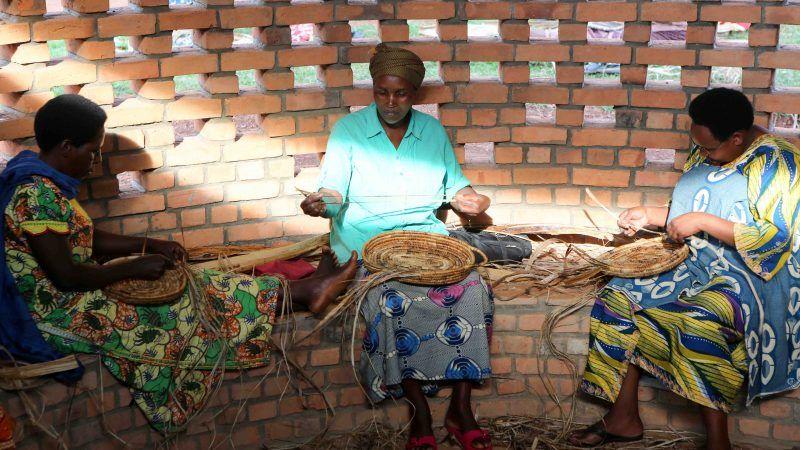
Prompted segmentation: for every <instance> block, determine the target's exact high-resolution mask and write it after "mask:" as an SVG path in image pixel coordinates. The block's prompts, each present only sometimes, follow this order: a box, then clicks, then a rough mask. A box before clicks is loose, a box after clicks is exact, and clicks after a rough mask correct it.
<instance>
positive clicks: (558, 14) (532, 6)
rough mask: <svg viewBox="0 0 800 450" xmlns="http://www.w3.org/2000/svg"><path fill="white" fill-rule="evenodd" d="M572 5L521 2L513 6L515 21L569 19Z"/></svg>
mask: <svg viewBox="0 0 800 450" xmlns="http://www.w3.org/2000/svg"><path fill="white" fill-rule="evenodd" d="M572 14H573V5H572V4H571V3H561V2H539V1H532V2H521V3H515V4H514V18H515V19H571V18H572Z"/></svg>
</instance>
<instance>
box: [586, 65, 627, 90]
mask: <svg viewBox="0 0 800 450" xmlns="http://www.w3.org/2000/svg"><path fill="white" fill-rule="evenodd" d="M619 83H620V78H619V64H616V63H606V62H588V63H586V64H584V65H583V84H586V85H617V84H619Z"/></svg>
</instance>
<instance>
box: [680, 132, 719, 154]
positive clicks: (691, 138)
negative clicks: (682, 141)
mask: <svg viewBox="0 0 800 450" xmlns="http://www.w3.org/2000/svg"><path fill="white" fill-rule="evenodd" d="M689 140H690V141H691V143H692V148H694V147H697V148H698V149H700V150H705V151H706V153H712V152H715V151H717V150H719V149H721V148H722V146H723V145H725V143H726V142H728V140H727V139H726V140H724V141H722V142H721V143H720V144H719V145H718V146H716V147H714V148H708V147H705V146H702V145H700V144H698V143H697V142H695V140H694V138H693V137H692V135H691V134H689Z"/></svg>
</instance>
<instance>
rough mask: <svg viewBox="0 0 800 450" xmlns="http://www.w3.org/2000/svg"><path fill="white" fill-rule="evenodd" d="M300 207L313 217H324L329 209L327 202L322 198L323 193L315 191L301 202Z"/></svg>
mask: <svg viewBox="0 0 800 450" xmlns="http://www.w3.org/2000/svg"><path fill="white" fill-rule="evenodd" d="M300 209H302V210H303V212H304V213H305V214H306V215H309V216H311V217H322V215H323V214H325V210H326V209H327V208H326V205H325V202H324V201H323V200H322V193H320V192H315V193H313V194H309V195H308V197H306V198H305V199H303V201H302V202H300Z"/></svg>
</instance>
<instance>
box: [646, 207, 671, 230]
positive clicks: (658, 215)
mask: <svg viewBox="0 0 800 450" xmlns="http://www.w3.org/2000/svg"><path fill="white" fill-rule="evenodd" d="M646 208H647V224H648V225H649V226H653V227H659V228H664V227H666V226H667V217H668V216H669V208H667V207H664V206H647V207H646Z"/></svg>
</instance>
